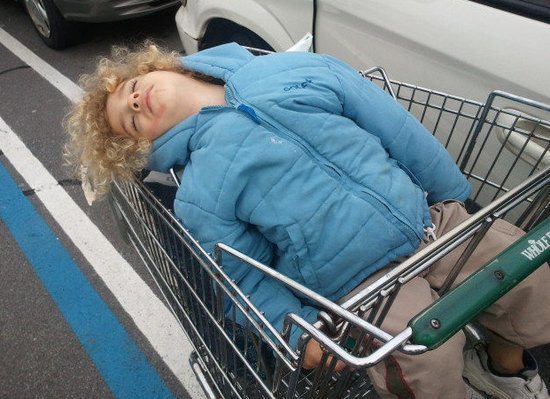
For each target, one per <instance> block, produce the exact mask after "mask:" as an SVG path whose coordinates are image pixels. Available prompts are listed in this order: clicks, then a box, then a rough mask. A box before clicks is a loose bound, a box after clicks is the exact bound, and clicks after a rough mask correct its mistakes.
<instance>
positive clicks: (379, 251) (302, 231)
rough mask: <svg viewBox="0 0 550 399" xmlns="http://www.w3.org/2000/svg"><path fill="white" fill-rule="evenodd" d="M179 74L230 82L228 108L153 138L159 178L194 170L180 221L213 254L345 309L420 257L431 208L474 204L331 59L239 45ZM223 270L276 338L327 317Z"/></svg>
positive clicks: (419, 131)
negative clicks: (287, 321) (387, 268)
mask: <svg viewBox="0 0 550 399" xmlns="http://www.w3.org/2000/svg"><path fill="white" fill-rule="evenodd" d="M182 62H183V64H184V66H185V67H186V68H188V69H190V70H194V71H197V72H201V73H203V74H206V75H210V76H213V77H216V78H219V79H222V80H223V81H225V82H226V85H225V88H226V89H225V90H226V101H227V106H220V107H206V108H203V109H202V110H201V112H200V113H198V114H196V115H194V116H191V117H190V118H188V119H186V120H184V121H182V122H181V123H180V124H178V125H177V126H175V127H174V128H172V129H170V130H169V131H168V132H167V133H165V134H164V135H162V136H161V137H159V138H158V139H156V140H155V142H154V143H153V151H152V153H151V156H150V163H149V165H150V168H151V169H153V170H158V171H164V172H166V171H167V170H168V169H169V168H170V167H172V166H180V167H182V166H185V171H184V174H183V179H182V185H181V187H180V188H179V190H178V192H177V196H176V200H175V203H174V209H175V212H176V215H177V216H178V218H180V220H181V221H182V222H183V224H184V225H185V226H186V227H187V228H188V229H189V230H190V231H191V233H192V234H193V235H194V236H195V237H196V238H197V239H198V240H199V241H200V243H201V244H202V245H203V247H204V248H205V249H206V250H207V251H212V250H213V247H214V245H215V244H216V243H218V242H223V243H226V244H228V245H230V246H232V247H234V248H237V249H238V250H240V251H242V252H244V253H246V254H248V255H249V256H251V257H252V258H254V259H256V260H258V261H260V262H262V263H264V264H267V265H270V266H271V267H273V268H274V269H276V270H277V271H279V272H281V273H283V274H285V275H287V276H288V277H291V278H292V279H294V280H296V281H298V282H299V283H301V284H303V285H305V286H307V287H309V288H311V289H313V290H315V291H317V292H318V293H319V294H321V295H323V296H325V297H327V298H329V299H331V300H337V299H339V298H340V297H342V296H343V295H345V294H347V293H348V292H349V291H351V289H352V288H354V287H355V286H356V285H358V284H359V283H360V282H361V281H362V280H364V279H365V278H366V277H367V276H369V275H370V274H372V273H373V272H375V271H377V270H378V269H380V268H382V267H383V266H384V265H386V264H388V263H389V262H391V261H393V260H395V259H396V258H398V257H400V256H403V255H407V254H410V253H411V252H413V251H414V250H415V249H416V248H417V247H418V245H419V243H420V240H421V238H422V236H423V229H424V227H426V226H430V225H431V221H430V216H429V212H428V203H434V202H437V201H441V200H444V199H451V198H454V199H458V200H465V199H466V198H467V197H468V195H469V192H470V187H469V184H468V182H467V181H466V179H465V178H464V177H463V176H462V174H461V173H460V171H459V169H458V168H457V167H456V165H455V163H454V161H453V160H452V159H451V157H450V156H449V155H448V153H447V152H446V151H445V149H444V148H443V147H442V146H441V145H440V144H439V143H438V142H437V141H436V140H435V139H434V138H433V136H432V135H431V134H430V133H429V132H428V131H427V130H426V129H425V128H424V127H423V126H422V125H421V124H420V123H419V122H418V121H417V120H416V119H415V118H414V117H412V116H411V115H410V114H409V113H408V112H407V111H405V110H404V109H403V108H402V107H401V106H400V105H398V104H397V103H396V102H395V101H394V100H393V99H392V98H391V97H390V96H388V95H387V94H386V93H384V92H383V91H382V90H380V89H379V88H378V87H377V86H375V85H374V84H373V83H371V82H369V81H368V80H366V79H364V78H362V77H361V76H360V75H359V74H358V73H357V72H356V71H355V70H353V69H352V68H350V67H349V66H347V65H345V64H344V63H342V62H340V61H338V60H336V59H334V58H332V57H329V56H325V55H317V54H311V53H276V54H272V55H268V56H261V57H255V56H253V55H252V54H250V53H249V52H248V51H247V50H246V49H244V48H242V47H240V46H238V45H236V44H229V45H224V46H220V47H217V48H213V49H209V50H205V51H202V52H199V53H197V54H193V55H191V56H188V57H184V58H183V59H182ZM425 192H426V193H427V198H426V195H425ZM224 265H225V266H224V268H225V270H226V271H227V272H228V273H229V274H230V276H231V277H232V278H233V279H234V280H235V281H236V282H237V284H238V285H239V287H240V288H241V289H242V290H243V291H244V292H245V293H248V294H250V295H251V300H252V302H253V303H254V304H255V305H257V306H258V307H259V308H260V309H261V310H263V311H264V312H265V314H266V317H267V319H268V320H270V321H271V322H272V323H273V325H274V326H275V327H276V328H277V329H279V330H282V324H283V319H284V317H285V315H286V314H287V313H288V312H294V313H297V314H298V315H300V316H302V317H303V318H304V319H306V320H308V321H310V322H313V321H315V319H316V314H317V309H315V308H314V307H312V306H310V305H308V302H307V301H306V300H304V299H303V298H300V297H299V296H297V295H295V294H293V293H292V292H291V291H290V290H288V289H287V288H286V287H284V286H283V285H281V284H279V283H277V282H276V281H274V280H272V279H270V278H268V277H265V276H264V275H263V274H261V273H260V272H259V271H257V270H254V269H252V268H250V267H247V266H245V265H243V264H240V263H238V262H236V261H234V260H232V259H230V257H225V258H224ZM226 310H227V311H228V312H230V311H231V309H230V308H229V306H228V307H227V309H226ZM237 321H239V320H237ZM294 330H296V331H293V334H292V335H291V344H292V345H295V344H296V342H297V339H298V337H299V334H298V331H297V329H294Z"/></svg>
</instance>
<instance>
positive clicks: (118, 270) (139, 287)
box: [0, 28, 203, 398]
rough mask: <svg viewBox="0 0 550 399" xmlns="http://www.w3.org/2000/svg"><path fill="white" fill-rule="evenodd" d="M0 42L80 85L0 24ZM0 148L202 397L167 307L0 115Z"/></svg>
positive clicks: (46, 72)
mask: <svg viewBox="0 0 550 399" xmlns="http://www.w3.org/2000/svg"><path fill="white" fill-rule="evenodd" d="M0 43H1V44H2V45H4V46H5V47H6V48H8V50H10V51H11V52H12V53H13V54H15V55H16V56H17V57H19V58H20V59H21V60H22V61H23V62H25V63H26V64H27V65H29V66H30V67H31V68H33V69H34V70H35V71H36V72H37V73H39V74H40V75H42V77H44V78H45V79H46V80H47V81H48V82H50V83H51V84H52V85H53V86H54V87H56V88H57V89H58V90H59V91H61V92H62V93H63V94H64V95H65V96H67V97H68V98H69V99H70V100H71V101H75V100H76V99H78V98H79V97H80V95H81V90H80V88H79V87H78V86H77V85H76V84H74V83H73V82H72V81H71V80H70V79H68V78H67V77H65V76H64V75H62V74H61V73H60V72H59V71H57V70H56V69H54V68H53V67H52V66H50V65H49V64H47V63H46V62H45V61H43V60H42V59H41V58H39V57H38V56H36V55H35V54H34V53H33V52H32V51H30V50H29V49H28V48H26V47H25V46H24V45H23V44H22V43H20V42H19V41H18V40H17V39H15V38H14V37H13V36H11V35H10V34H8V33H7V32H6V31H5V30H3V29H2V28H0ZM0 150H2V151H3V152H4V154H5V155H6V157H7V159H8V160H9V161H10V163H11V164H12V165H13V167H14V168H15V169H16V170H17V172H18V173H19V174H21V176H22V177H23V178H24V179H25V181H26V182H27V184H28V185H29V186H30V188H31V189H34V191H35V192H36V195H37V197H38V198H39V199H40V201H42V203H43V204H44V206H45V207H46V209H47V210H48V211H49V212H50V214H51V215H52V217H53V218H54V219H55V220H56V222H57V223H58V224H59V226H60V227H61V228H62V229H63V231H64V232H65V233H66V234H67V236H68V237H69V238H70V239H71V241H72V242H73V243H74V244H75V246H76V247H77V248H78V249H79V250H80V252H81V253H82V254H83V255H84V257H85V258H86V260H87V261H88V262H89V263H90V265H91V266H92V267H93V269H94V270H95V271H96V273H97V274H98V275H99V276H100V277H101V279H102V280H103V281H104V283H105V284H106V286H107V287H108V289H109V290H110V291H111V292H112V293H113V295H114V296H115V298H116V299H117V300H118V302H119V303H120V304H121V305H122V307H123V308H124V310H125V311H126V312H127V313H128V315H129V316H130V317H131V318H132V320H133V321H134V323H135V324H136V326H137V328H138V329H139V330H141V332H142V333H143V335H144V336H145V337H146V338H147V339H148V340H149V342H150V343H151V345H152V346H153V348H154V349H155V350H156V351H157V352H158V354H159V355H160V357H161V358H162V359H163V360H164V362H165V363H166V365H167V366H168V367H169V368H170V370H171V371H172V372H173V373H174V374H175V375H176V377H177V378H178V379H179V380H180V381H181V383H182V384H183V386H184V387H185V389H186V390H187V391H188V392H189V394H190V395H191V397H193V398H199V397H203V395H202V390H201V388H200V386H199V385H198V382H197V380H196V378H195V376H194V374H193V372H192V370H191V368H190V367H189V366H188V359H189V355H190V353H191V350H192V348H191V345H190V344H189V341H188V339H187V337H186V336H185V334H184V333H183V331H182V330H181V327H180V326H179V324H178V322H177V321H176V319H175V317H174V316H173V315H172V313H171V312H170V311H169V310H168V309H167V308H166V307H165V306H164V304H163V303H162V302H161V301H160V300H159V299H158V298H157V297H156V296H155V294H154V293H153V292H152V290H151V289H150V288H149V287H148V286H147V285H146V284H145V282H144V281H143V280H142V279H141V278H140V277H139V276H138V274H137V273H136V272H135V271H134V270H133V269H132V267H131V266H130V265H129V264H128V262H126V260H125V259H124V258H123V257H122V256H121V255H120V254H119V253H118V251H117V250H116V249H115V248H114V247H113V246H112V245H111V243H110V242H109V240H108V239H107V238H106V237H105V236H104V235H103V233H101V231H100V230H99V229H98V228H97V226H95V225H94V224H93V223H92V222H91V220H90V219H89V218H88V217H87V216H86V214H85V213H84V212H83V211H82V209H80V207H79V206H78V205H77V204H76V203H75V202H74V201H73V200H72V198H71V197H70V196H69V195H68V194H67V192H66V191H65V190H64V189H63V188H62V187H61V186H59V184H58V183H57V181H56V180H55V179H54V178H53V176H52V175H51V174H50V173H49V172H48V171H47V170H46V168H45V167H44V166H43V165H42V163H41V162H40V161H39V160H38V159H37V158H36V157H35V156H34V155H33V154H32V153H31V151H30V150H29V149H28V148H27V147H26V146H25V144H24V143H23V142H22V141H21V139H20V138H19V137H18V136H17V135H16V134H15V133H14V132H13V131H12V130H11V129H10V127H9V126H8V125H7V124H6V123H5V122H4V121H3V120H2V119H1V118H0Z"/></svg>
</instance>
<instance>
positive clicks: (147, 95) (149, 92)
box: [145, 86, 153, 114]
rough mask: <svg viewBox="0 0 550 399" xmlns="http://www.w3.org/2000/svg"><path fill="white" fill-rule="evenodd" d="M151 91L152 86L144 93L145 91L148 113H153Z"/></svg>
mask: <svg viewBox="0 0 550 399" xmlns="http://www.w3.org/2000/svg"><path fill="white" fill-rule="evenodd" d="M151 90H153V86H150V87H149V88H148V89H147V90H146V91H145V104H146V106H147V110H148V111H149V113H151V114H152V113H153V109H152V108H151Z"/></svg>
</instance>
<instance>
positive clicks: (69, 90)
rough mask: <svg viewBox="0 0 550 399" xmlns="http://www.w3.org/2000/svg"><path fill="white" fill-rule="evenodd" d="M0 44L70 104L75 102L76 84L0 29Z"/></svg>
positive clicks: (76, 98) (77, 88)
mask: <svg viewBox="0 0 550 399" xmlns="http://www.w3.org/2000/svg"><path fill="white" fill-rule="evenodd" d="M0 43H2V45H4V47H6V48H7V49H8V50H9V51H11V52H12V53H13V54H14V55H16V56H17V57H18V58H19V59H21V60H22V61H23V62H24V63H26V64H27V65H29V66H30V67H31V68H32V69H34V70H35V71H36V72H37V73H38V74H40V76H42V77H43V78H44V79H46V80H47V81H48V82H50V83H51V84H52V85H53V86H54V87H55V88H56V89H57V90H59V91H60V92H61V93H63V94H64V95H65V97H67V98H68V99H69V100H71V101H72V102H75V101H77V100H78V99H79V98H80V97H81V95H82V91H81V90H80V87H78V85H77V84H75V83H74V82H73V81H72V80H70V79H69V78H67V77H66V76H64V75H63V74H61V73H60V72H59V71H58V70H57V69H55V68H53V67H52V66H51V65H50V64H48V63H47V62H45V61H43V60H42V59H41V58H40V57H38V56H37V55H36V54H34V53H33V52H32V51H31V50H29V49H28V48H27V47H25V46H24V45H23V44H22V43H21V42H20V41H18V40H17V39H16V38H14V37H13V36H12V35H10V34H9V33H8V32H6V31H5V30H4V29H2V28H0Z"/></svg>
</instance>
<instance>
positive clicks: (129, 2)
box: [23, 0, 179, 49]
mask: <svg viewBox="0 0 550 399" xmlns="http://www.w3.org/2000/svg"><path fill="white" fill-rule="evenodd" d="M23 3H24V5H25V8H26V10H27V12H28V14H29V16H30V17H31V20H32V22H33V24H34V27H35V28H36V31H37V32H38V34H39V35H40V37H41V38H42V40H43V41H44V42H45V43H46V44H47V45H48V46H50V47H52V48H55V49H61V48H64V47H67V46H69V45H71V44H74V43H75V42H76V41H78V39H79V38H80V37H81V33H82V31H81V24H80V22H109V21H117V20H122V19H128V18H134V17H141V16H144V15H149V14H152V13H155V12H158V11H161V10H164V9H167V8H170V7H173V6H175V5H176V4H179V1H178V0H79V1H75V0H23Z"/></svg>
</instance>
